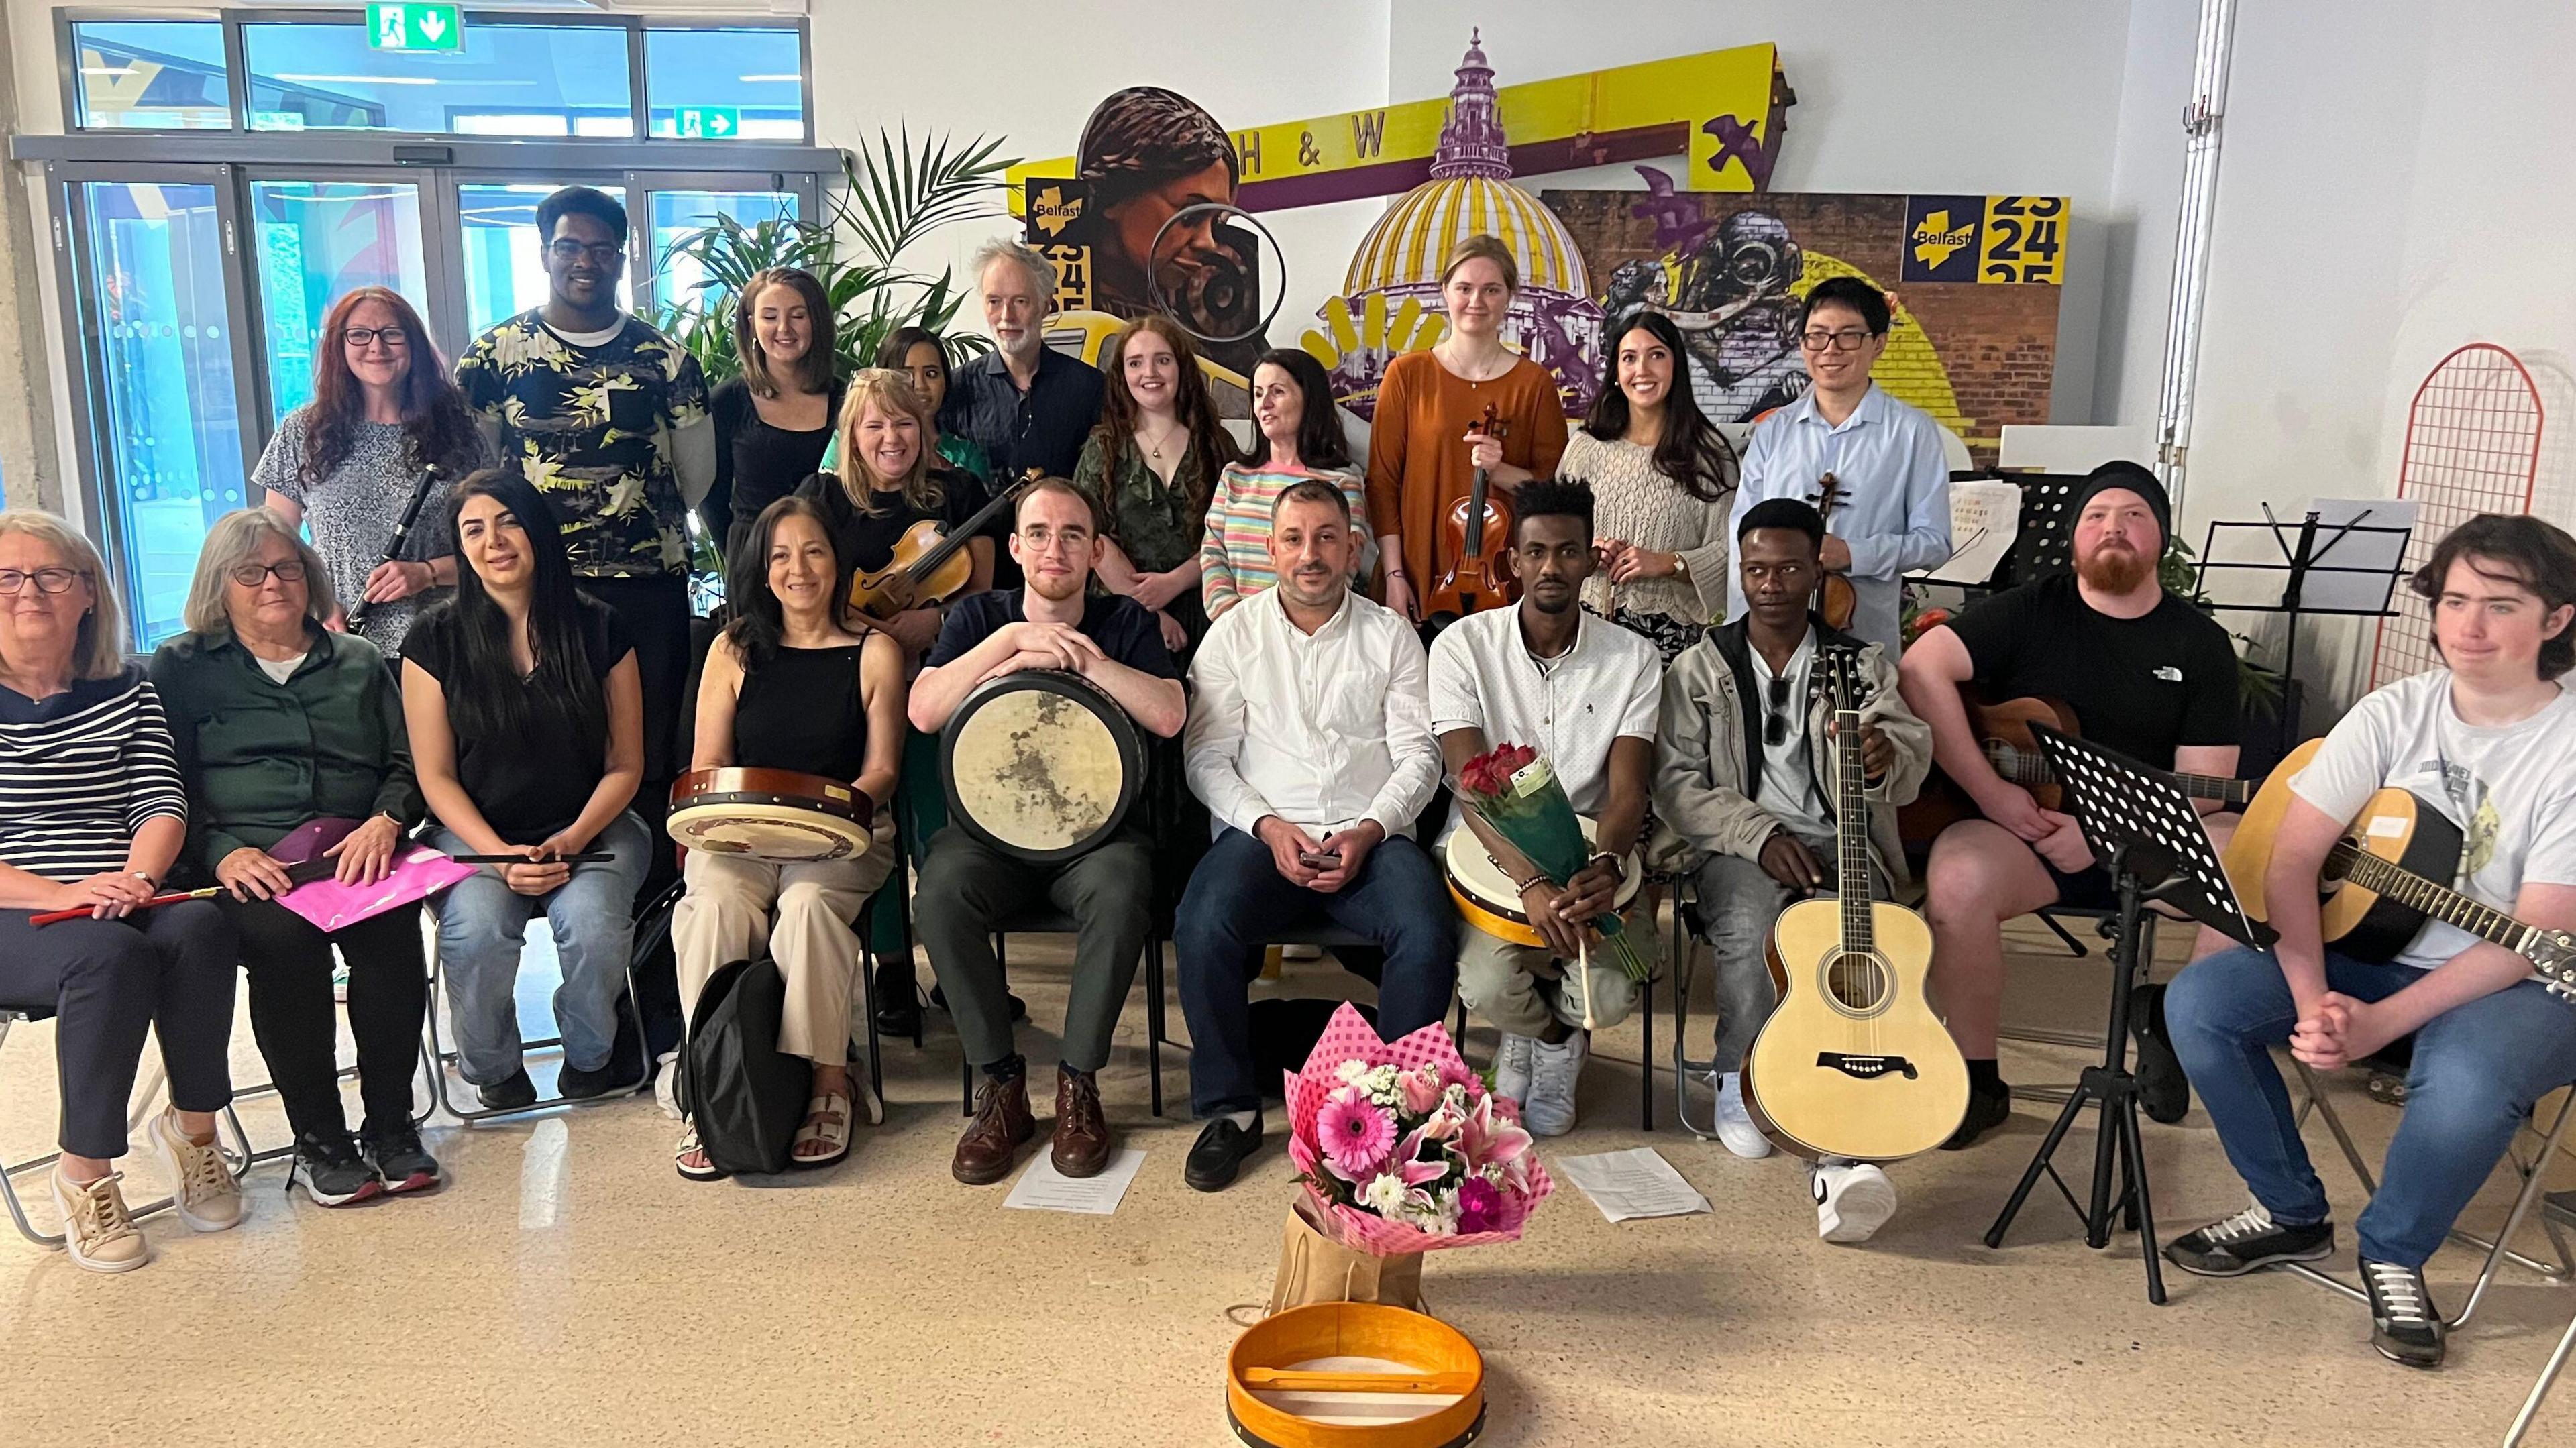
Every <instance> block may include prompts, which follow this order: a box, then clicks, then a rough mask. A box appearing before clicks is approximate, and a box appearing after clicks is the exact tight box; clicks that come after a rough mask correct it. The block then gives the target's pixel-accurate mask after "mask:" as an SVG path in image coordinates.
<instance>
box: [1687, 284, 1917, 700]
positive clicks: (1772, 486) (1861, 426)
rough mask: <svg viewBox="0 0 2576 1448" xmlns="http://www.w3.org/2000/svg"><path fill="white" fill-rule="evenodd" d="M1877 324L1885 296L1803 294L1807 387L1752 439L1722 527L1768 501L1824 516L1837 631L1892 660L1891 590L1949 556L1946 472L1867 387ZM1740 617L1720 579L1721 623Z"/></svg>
mask: <svg viewBox="0 0 2576 1448" xmlns="http://www.w3.org/2000/svg"><path fill="white" fill-rule="evenodd" d="M1889 321H1890V313H1889V311H1888V306H1887V296H1886V294H1885V293H1883V292H1881V291H1880V290H1879V289H1878V288H1876V287H1873V286H1871V285H1870V284H1869V283H1867V282H1865V281H1862V280H1861V279H1860V278H1858V277H1832V278H1829V279H1827V280H1825V281H1821V282H1818V283H1817V284H1816V286H1815V289H1814V290H1812V291H1810V292H1808V293H1807V301H1806V316H1805V318H1804V319H1803V321H1802V322H1801V323H1800V331H1799V334H1798V345H1799V347H1800V348H1801V349H1802V351H1803V352H1804V354H1805V356H1806V359H1807V375H1808V377H1810V378H1811V379H1813V381H1814V384H1815V385H1814V386H1813V387H1811V388H1809V389H1808V392H1807V395H1806V396H1804V397H1802V398H1799V399H1798V400H1797V401H1795V402H1793V403H1790V404H1789V405H1788V406H1786V407H1783V408H1781V409H1780V410H1779V411H1777V412H1774V413H1772V414H1771V415H1770V416H1768V417H1765V418H1764V419H1762V421H1761V423H1760V424H1758V425H1757V426H1756V427H1755V428H1754V429H1753V436H1752V438H1751V439H1750V440H1749V441H1747V442H1746V443H1745V446H1744V481H1743V485H1742V486H1741V487H1739V488H1737V489H1736V493H1735V512H1734V515H1733V516H1732V517H1730V518H1729V519H1728V520H1727V525H1726V527H1727V533H1728V535H1729V536H1730V537H1731V536H1733V535H1734V533H1735V531H1736V530H1737V529H1740V528H1742V527H1743V526H1744V515H1745V513H1746V512H1748V511H1750V510H1751V509H1752V507H1753V505H1754V504H1756V503H1760V502H1763V501H1766V500H1768V499H1771V498H1796V499H1799V500H1800V501H1802V502H1808V503H1814V504H1816V505H1817V506H1818V507H1819V508H1821V509H1822V510H1823V511H1824V514H1825V526H1826V529H1827V536H1826V538H1825V571H1826V572H1828V573H1841V574H1846V575H1848V576H1849V577H1850V579H1851V585H1852V617H1851V624H1850V626H1849V631H1850V632H1851V633H1852V634H1854V635H1856V636H1857V637H1859V638H1862V639H1864V640H1867V641H1868V642H1870V643H1874V644H1877V645H1879V646H1880V647H1881V648H1885V649H1888V650H1890V651H1891V652H1892V651H1894V650H1896V649H1899V648H1902V647H1903V644H1902V642H1901V640H1900V631H1899V629H1898V627H1897V614H1898V612H1899V610H1900V607H1901V606H1902V604H1903V601H1904V600H1903V598H1902V592H1903V589H1902V584H1901V582H1900V580H1902V579H1903V577H1904V576H1905V574H1906V572H1907V571H1908V570H1910V569H1915V568H1928V567H1931V566H1932V565H1933V564H1936V563H1940V562H1942V561H1944V560H1945V559H1947V558H1948V557H1949V556H1950V465H1949V464H1948V463H1947V462H1946V461H1944V460H1943V457H1942V452H1941V424H1939V423H1937V422H1934V421H1933V420H1932V415H1931V414H1930V413H1928V412H1925V411H1924V410H1923V409H1921V408H1919V407H1912V406H1908V405H1907V404H1905V403H1902V402H1899V401H1897V400H1896V399H1895V398H1893V397H1890V396H1889V395H1888V394H1887V392H1886V391H1885V390H1884V389H1883V388H1880V387H1879V386H1877V385H1876V384H1875V383H1873V382H1871V381H1870V380H1869V369H1870V367H1871V365H1872V364H1874V363H1875V362H1877V361H1878V356H1879V354H1880V353H1882V352H1884V351H1886V350H1887V328H1888V324H1889ZM1828 481H1830V482H1831V484H1832V485H1833V493H1834V501H1832V502H1830V503H1828V502H1827V501H1826V499H1825V493H1826V484H1827V482H1828ZM1743 614H1744V585H1743V582H1742V580H1740V579H1732V578H1730V579H1729V580H1728V583H1727V609H1726V616H1727V617H1729V618H1740V617H1742V616H1743Z"/></svg>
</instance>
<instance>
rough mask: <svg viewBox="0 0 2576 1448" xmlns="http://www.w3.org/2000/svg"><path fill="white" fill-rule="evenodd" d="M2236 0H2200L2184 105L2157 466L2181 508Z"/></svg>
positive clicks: (2158, 408) (2158, 415)
mask: <svg viewBox="0 0 2576 1448" xmlns="http://www.w3.org/2000/svg"><path fill="white" fill-rule="evenodd" d="M2235 33H2236V0H2201V6H2200V42H2199V48H2198V51H2197V53H2196V55H2195V57H2194V59H2193V61H2192V94H2191V102H2190V104H2188V105H2186V106H2184V107H2183V113H2182V129H2183V136H2184V137H2185V140H2184V152H2183V177H2182V207H2181V212H2180V215H2179V216H2178V217H2177V218H2176V220H2175V224H2174V269H2173V298H2172V309H2171V311H2170V312H2169V313H2168V316H2167V320H2166V324H2165V365H2164V384H2163V389H2162V391H2161V393H2160V394H2159V396H2158V399H2157V403H2156V468H2157V471H2158V472H2159V473H2160V474H2161V475H2162V477H2163V480H2164V484H2165V490H2166V491H2167V492H2168V493H2170V494H2171V495H2172V497H2173V504H2174V509H2175V511H2176V512H2180V511H2181V509H2182V494H2183V472H2184V468H2185V465H2186V464H2187V462H2188V461H2189V459H2190V455H2191V419H2192V387H2193V384H2194V382H2195V380H2196V378H2197V376H2198V374H2199V371H2200V312H2201V304H2202V302H2203V301H2204V300H2205V299H2206V297H2207V295H2208V291H2209V244H2210V235H2211V229H2212V227H2213V226H2214V225H2215V222H2216V217H2217V212H2218V145H2219V140H2220V133H2221V129H2222V128H2221V126H2220V122H2221V120H2223V119H2224V118H2225V115H2226V111H2227V67H2228V60H2229V57H2230V55H2231V53H2232V51H2233V50H2234V48H2235Z"/></svg>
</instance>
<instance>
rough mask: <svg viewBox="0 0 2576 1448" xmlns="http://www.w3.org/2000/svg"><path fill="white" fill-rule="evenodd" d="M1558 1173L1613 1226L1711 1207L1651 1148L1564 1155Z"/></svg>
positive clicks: (1643, 1147) (1673, 1215)
mask: <svg viewBox="0 0 2576 1448" xmlns="http://www.w3.org/2000/svg"><path fill="white" fill-rule="evenodd" d="M1556 1174H1557V1175H1558V1176H1560V1177H1563V1178H1565V1179H1566V1180H1567V1181H1570V1182H1572V1183H1574V1184H1575V1185H1576V1186H1578V1187H1580V1188H1582V1189H1583V1194H1584V1195H1585V1196H1587V1197H1590V1198H1591V1199H1592V1205H1594V1206H1596V1207H1599V1208H1600V1209H1601V1215H1602V1216H1604V1217H1607V1218H1609V1219H1610V1220H1611V1221H1614V1222H1624V1221H1627V1220H1628V1219H1630V1218H1632V1217H1686V1216H1689V1215H1690V1214H1692V1213H1694V1212H1705V1211H1707V1210H1708V1209H1709V1206H1708V1198H1706V1197H1704V1196H1701V1195H1700V1194H1699V1189H1698V1188H1696V1187H1693V1186H1692V1185H1691V1184H1690V1183H1689V1182H1687V1181H1685V1180H1683V1178H1682V1174H1681V1173H1680V1172H1677V1171H1675V1170H1673V1164H1672V1163H1671V1162H1668V1161H1666V1160H1664V1158H1663V1156H1662V1154H1661V1153H1659V1152H1657V1151H1656V1150H1655V1149H1654V1148H1653V1147H1651V1146H1636V1147H1630V1148H1629V1149H1628V1150H1626V1151H1605V1152H1602V1153H1600V1154H1598V1155H1596V1156H1570V1157H1564V1158H1561V1159H1559V1160H1558V1162H1557V1163H1556Z"/></svg>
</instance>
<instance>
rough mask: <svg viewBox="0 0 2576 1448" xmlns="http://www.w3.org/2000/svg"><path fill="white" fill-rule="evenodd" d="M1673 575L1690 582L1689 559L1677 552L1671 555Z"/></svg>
mask: <svg viewBox="0 0 2576 1448" xmlns="http://www.w3.org/2000/svg"><path fill="white" fill-rule="evenodd" d="M1673 577H1675V578H1678V579H1680V580H1681V581H1682V582H1684V583H1688V582H1690V560H1689V559H1688V558H1685V557H1683V556H1682V555H1681V554H1679V553H1676V554H1674V555H1673Z"/></svg>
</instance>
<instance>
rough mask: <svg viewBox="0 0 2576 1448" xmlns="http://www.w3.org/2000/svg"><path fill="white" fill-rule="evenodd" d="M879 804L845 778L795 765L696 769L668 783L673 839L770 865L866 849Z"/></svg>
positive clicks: (846, 856) (843, 856)
mask: <svg viewBox="0 0 2576 1448" xmlns="http://www.w3.org/2000/svg"><path fill="white" fill-rule="evenodd" d="M875 816H876V801H874V800H872V799H869V798H868V797H867V796H866V795H864V794H861V793H860V792H859V791H858V790H856V789H853V788H851V787H850V786H849V784H847V783H846V782H844V781H841V780H837V779H826V778H824V777H823V776H822V775H819V774H799V773H797V772H796V771H795V770H792V769H693V770H690V771H689V772H688V773H686V774H684V775H681V776H680V777H679V779H678V780H677V781H676V782H675V783H673V784H672V786H671V814H670V818H669V821H668V825H667V827H668V828H669V830H670V832H671V838H672V839H673V840H676V841H678V842H679V843H680V844H682V845H685V846H687V847H688V848H690V849H692V850H704V851H706V852H707V853H709V854H711V855H740V856H743V857H745V858H747V859H754V860H765V861H767V862H769V863H770V864H773V865H810V864H815V863H818V862H820V861H824V860H855V859H857V858H859V857H860V856H861V855H864V854H866V853H867V852H868V845H869V843H870V837H869V833H868V826H869V825H870V824H871V823H872V822H873V820H874V819H875Z"/></svg>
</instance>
